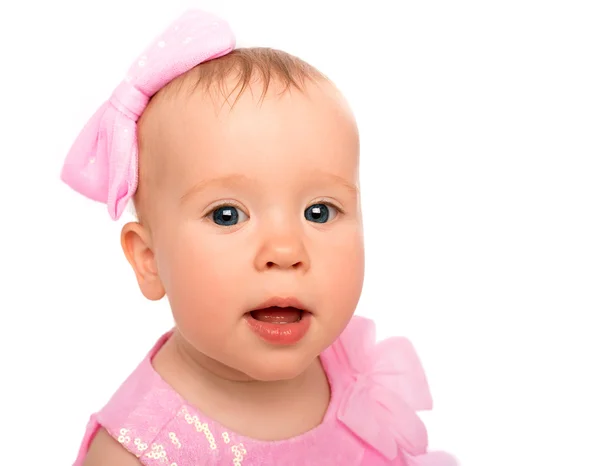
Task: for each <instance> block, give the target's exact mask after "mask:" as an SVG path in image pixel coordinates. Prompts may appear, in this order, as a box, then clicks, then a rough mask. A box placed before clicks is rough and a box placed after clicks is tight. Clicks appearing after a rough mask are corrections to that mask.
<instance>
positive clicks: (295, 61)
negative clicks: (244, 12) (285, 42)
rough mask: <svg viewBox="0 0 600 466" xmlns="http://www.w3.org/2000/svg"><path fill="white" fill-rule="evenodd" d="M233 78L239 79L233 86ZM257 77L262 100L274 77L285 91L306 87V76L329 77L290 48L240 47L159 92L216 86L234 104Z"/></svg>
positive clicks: (198, 67)
mask: <svg viewBox="0 0 600 466" xmlns="http://www.w3.org/2000/svg"><path fill="white" fill-rule="evenodd" d="M232 79H233V82H234V83H235V85H234V86H233V87H231V81H232ZM253 79H255V80H257V81H259V82H260V83H262V85H263V91H262V94H261V96H260V99H259V101H260V100H262V99H263V98H264V96H265V94H266V93H267V91H268V90H269V86H270V84H271V83H272V82H273V81H275V82H276V83H277V84H279V85H282V86H283V89H282V93H283V92H286V91H287V90H289V89H290V88H292V87H293V88H295V89H297V90H300V91H302V89H303V87H304V83H305V81H306V80H311V81H313V82H314V81H319V80H327V78H326V76H325V75H324V74H323V73H321V72H320V71H318V70H317V69H316V68H315V67H313V66H312V65H309V64H308V63H306V62H305V61H303V60H301V59H300V58H298V57H296V56H294V55H291V54H289V53H287V52H283V51H281V50H276V49H272V48H266V47H252V48H239V49H235V50H233V51H232V52H231V53H229V54H227V55H225V56H223V57H220V58H217V59H214V60H211V61H208V62H205V63H202V64H200V65H198V66H196V67H194V68H192V69H191V70H190V71H188V72H187V73H185V74H184V75H182V76H180V77H179V78H177V79H175V80H173V81H172V82H170V83H169V84H167V85H166V86H165V87H164V88H163V89H162V90H161V91H159V93H161V94H164V95H165V96H168V95H170V94H171V93H172V92H180V91H181V90H182V89H183V88H186V87H187V89H188V91H189V92H194V91H196V90H197V89H198V88H201V89H202V90H203V91H205V92H210V91H211V90H215V88H216V89H218V90H219V91H220V92H221V96H222V97H223V98H224V99H225V102H228V103H229V104H230V105H231V107H233V106H234V105H235V103H236V102H237V100H238V99H239V97H240V96H241V95H242V93H243V92H244V91H245V90H246V89H247V88H248V86H249V85H250V84H251V83H252V81H253ZM189 84H191V86H190V85H189ZM228 88H229V89H230V90H229V91H228ZM236 91H238V93H237V96H236V98H235V100H234V101H233V103H231V102H230V97H231V96H232V94H234V93H235V92H236Z"/></svg>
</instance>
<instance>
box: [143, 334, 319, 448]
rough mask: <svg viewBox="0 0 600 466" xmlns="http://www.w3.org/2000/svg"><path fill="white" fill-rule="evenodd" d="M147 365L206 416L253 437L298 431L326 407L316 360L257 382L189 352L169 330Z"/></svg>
mask: <svg viewBox="0 0 600 466" xmlns="http://www.w3.org/2000/svg"><path fill="white" fill-rule="evenodd" d="M152 364H153V366H154V368H155V370H156V371H157V372H158V373H159V374H160V375H161V376H162V377H163V378H164V379H165V381H166V382H167V383H169V384H170V385H171V386H172V387H173V389H175V390H176V391H177V392H178V393H179V394H180V395H181V396H182V397H183V398H185V399H186V400H187V401H188V402H189V403H190V404H192V405H194V406H196V407H197V408H198V409H199V410H200V411H201V412H202V413H204V414H205V415H206V416H208V417H209V418H212V419H214V420H216V421H217V422H219V423H220V424H222V425H223V426H225V427H227V428H229V429H232V430H233V431H234V432H237V433H238V434H241V435H244V436H246V437H250V438H254V439H257V440H282V439H286V438H289V437H293V436H297V435H299V434H302V433H304V432H306V431H308V430H310V429H312V428H314V427H316V426H317V425H318V424H320V423H321V421H322V419H323V416H324V414H325V412H326V410H327V407H328V405H329V397H330V390H329V384H328V381H327V376H326V374H325V371H324V370H323V367H322V366H321V363H320V360H319V358H316V359H315V361H314V362H313V363H312V364H311V365H310V366H309V367H308V369H307V370H306V371H304V372H303V373H301V374H300V375H299V376H298V377H295V378H293V379H290V380H279V381H273V382H261V381H257V380H253V379H251V378H250V377H248V376H247V375H245V374H243V373H240V372H238V371H235V370H232V369H231V368H228V367H225V366H223V365H222V364H219V363H217V362H215V361H213V360H211V359H210V358H207V357H204V356H202V355H198V354H197V353H193V354H191V352H190V351H188V350H187V348H186V345H185V342H184V341H183V339H182V338H181V337H180V335H178V334H177V332H175V334H174V335H173V337H171V338H170V339H169V340H168V341H167V343H165V345H164V346H163V347H162V348H161V350H160V351H159V352H158V353H157V354H156V356H155V357H154V359H153V362H152ZM257 420H260V422H256V421H257Z"/></svg>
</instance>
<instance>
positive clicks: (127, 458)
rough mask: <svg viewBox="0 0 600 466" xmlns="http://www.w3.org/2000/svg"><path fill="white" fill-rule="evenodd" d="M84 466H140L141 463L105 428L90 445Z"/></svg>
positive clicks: (95, 436)
mask: <svg viewBox="0 0 600 466" xmlns="http://www.w3.org/2000/svg"><path fill="white" fill-rule="evenodd" d="M82 466H140V462H139V460H138V459H137V458H136V457H135V456H134V455H132V454H131V453H130V452H128V451H127V450H126V449H125V448H123V445H121V444H120V443H119V442H117V440H115V439H114V438H113V437H112V436H111V435H110V434H109V433H108V432H107V431H106V430H105V429H104V428H100V429H99V430H98V432H97V433H96V435H94V438H93V439H92V441H91V443H90V446H89V448H88V451H87V454H86V457H85V459H84V460H83V464H82Z"/></svg>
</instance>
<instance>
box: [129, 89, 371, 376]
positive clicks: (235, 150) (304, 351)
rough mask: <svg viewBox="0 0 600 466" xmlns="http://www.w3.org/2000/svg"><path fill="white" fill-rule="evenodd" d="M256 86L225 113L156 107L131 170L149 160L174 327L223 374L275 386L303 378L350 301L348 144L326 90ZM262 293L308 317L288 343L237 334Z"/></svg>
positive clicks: (339, 102) (200, 106) (359, 256)
mask: <svg viewBox="0 0 600 466" xmlns="http://www.w3.org/2000/svg"><path fill="white" fill-rule="evenodd" d="M261 91H262V84H259V85H255V86H252V88H251V89H248V90H246V91H245V92H244V93H243V95H242V96H241V97H240V99H239V101H238V102H237V103H236V105H235V106H234V108H233V110H230V108H229V105H228V104H225V105H222V101H219V102H217V103H216V104H215V103H214V102H213V100H212V99H211V98H210V97H209V96H207V95H205V94H203V93H202V92H195V93H194V94H193V95H192V96H191V97H190V96H189V94H186V93H185V92H180V94H181V95H179V96H174V97H169V99H164V101H163V102H160V103H159V104H158V105H156V107H155V108H153V109H152V110H151V112H149V114H148V115H147V116H145V118H144V121H143V125H141V130H140V131H141V137H142V138H143V140H144V144H143V147H144V149H143V150H145V151H147V153H146V154H144V155H143V157H142V162H141V163H144V159H147V158H148V157H154V158H157V159H158V161H157V163H155V165H154V168H153V169H154V170H155V171H156V173H154V176H151V178H152V177H154V178H155V182H153V183H152V184H153V185H154V186H153V187H152V188H150V187H149V186H148V187H144V186H141V188H140V189H141V190H142V193H143V195H144V196H145V197H146V199H147V203H146V208H147V210H148V212H147V218H148V224H149V228H150V231H151V238H152V239H151V249H152V253H153V260H154V263H155V265H156V270H157V271H158V276H159V277H160V281H161V284H162V286H163V287H164V290H165V291H166V294H167V296H168V299H169V302H170V305H171V308H172V312H173V315H174V319H175V322H176V325H177V329H178V332H180V334H181V335H182V336H183V338H184V339H185V341H186V342H187V343H189V345H190V347H193V348H194V349H195V350H196V351H198V352H199V353H201V354H203V355H205V356H207V357H209V358H211V359H213V360H215V361H218V362H219V363H221V364H224V365H225V366H227V367H230V368H233V369H235V370H237V371H240V372H242V373H244V374H247V375H248V376H250V377H252V378H254V379H258V380H275V379H286V378H291V377H294V376H296V375H298V374H299V373H300V372H302V371H303V370H304V369H306V367H308V365H309V364H310V363H311V362H312V361H313V360H314V358H315V357H316V356H318V355H319V353H320V352H322V351H323V350H324V349H325V348H326V347H327V346H329V345H330V344H331V343H332V342H333V341H334V340H335V338H336V337H337V336H338V335H339V334H340V332H341V331H342V330H343V328H344V327H345V326H346V324H347V323H348V320H349V319H350V317H351V316H352V314H353V312H354V310H355V308H356V305H357V303H358V300H359V296H360V294H361V289H362V284H363V274H364V259H363V257H364V250H363V229H362V218H361V211H360V198H359V194H358V179H359V178H358V159H359V141H358V134H357V130H356V126H355V122H354V119H353V116H352V114H351V112H350V110H349V109H348V107H347V106H346V104H345V102H344V100H343V99H342V98H341V97H340V96H339V94H338V93H337V91H336V90H335V89H334V88H333V87H332V86H331V85H329V84H327V83H325V82H322V83H320V84H318V85H317V84H314V83H311V84H307V89H306V91H304V92H300V91H298V90H292V91H291V92H287V93H285V94H284V95H280V96H279V95H277V92H279V91H280V89H278V88H277V85H275V84H273V85H272V88H271V89H270V90H269V91H268V93H267V95H266V98H265V99H264V101H263V102H262V103H258V100H257V99H258V96H259V95H260V92H261ZM253 94H254V96H253ZM142 183H143V181H142ZM144 191H145V193H144ZM272 297H284V298H287V297H294V298H297V299H298V300H299V301H300V302H301V303H302V304H303V305H304V307H306V308H307V309H308V310H310V311H311V315H307V314H304V315H303V318H305V319H309V320H310V325H309V326H308V331H307V332H306V334H305V335H304V336H303V337H302V338H301V339H300V340H299V341H297V342H295V343H293V344H292V343H289V342H288V344H277V343H274V342H270V341H265V340H264V339H263V338H262V337H261V336H260V335H258V334H257V333H256V332H255V331H253V330H252V329H251V326H249V325H248V322H247V320H248V318H252V317H251V316H250V315H249V314H248V313H249V312H250V311H252V310H254V309H256V308H257V307H258V306H259V305H260V304H261V303H263V302H265V301H266V300H268V299H269V298H272ZM255 315H256V314H255Z"/></svg>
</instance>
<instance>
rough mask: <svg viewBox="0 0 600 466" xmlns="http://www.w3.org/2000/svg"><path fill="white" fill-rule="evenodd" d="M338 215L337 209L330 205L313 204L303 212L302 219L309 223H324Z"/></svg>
mask: <svg viewBox="0 0 600 466" xmlns="http://www.w3.org/2000/svg"><path fill="white" fill-rule="evenodd" d="M338 213H339V211H338V209H336V208H335V207H334V206H332V205H327V204H313V205H311V206H310V207H309V208H308V209H306V210H305V211H304V218H305V219H306V220H308V221H309V222H315V223H326V222H327V221H328V220H333V219H334V218H335V217H336V215H337V214H338Z"/></svg>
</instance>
